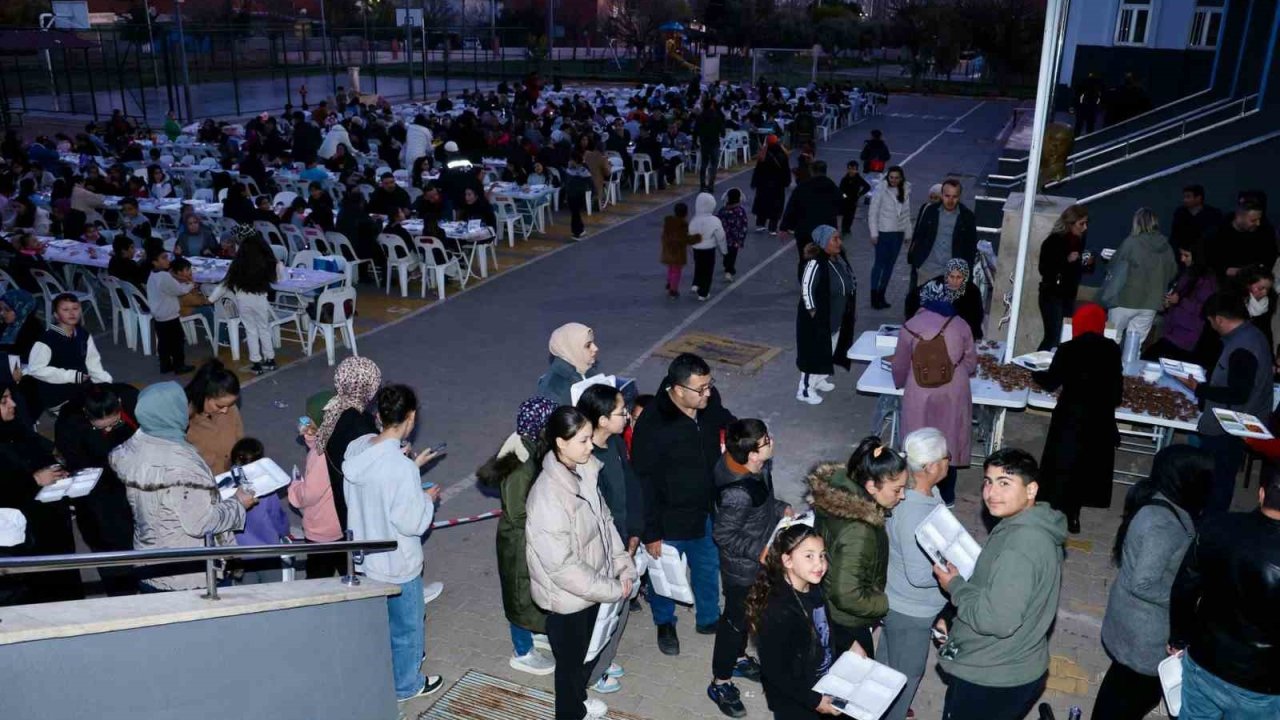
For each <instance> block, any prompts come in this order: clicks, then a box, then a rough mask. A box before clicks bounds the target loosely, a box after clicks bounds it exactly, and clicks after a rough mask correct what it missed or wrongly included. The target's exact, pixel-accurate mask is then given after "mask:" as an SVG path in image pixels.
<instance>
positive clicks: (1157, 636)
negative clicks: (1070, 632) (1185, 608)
mask: <svg viewBox="0 0 1280 720" xmlns="http://www.w3.org/2000/svg"><path fill="white" fill-rule="evenodd" d="M1212 481H1213V458H1212V457H1210V456H1209V455H1208V454H1207V453H1205V452H1204V451H1203V450H1200V449H1198V448H1193V447H1191V446H1190V445H1170V446H1169V447H1166V448H1165V449H1163V450H1161V451H1160V452H1159V453H1158V454H1157V455H1156V458H1155V460H1153V461H1152V463H1151V475H1150V476H1149V477H1147V478H1145V479H1143V480H1141V481H1139V482H1138V484H1137V485H1134V486H1133V487H1132V488H1130V489H1129V494H1128V496H1127V497H1126V498H1125V502H1124V515H1123V517H1122V518H1121V520H1120V529H1119V530H1117V531H1116V539H1115V544H1114V546H1113V547H1112V550H1111V559H1112V562H1114V563H1115V565H1116V566H1117V567H1118V568H1119V573H1118V574H1117V575H1116V579H1115V582H1113V583H1112V584H1111V594H1110V596H1109V598H1108V600H1107V613H1106V616H1105V617H1104V618H1103V620H1102V646H1103V648H1104V649H1105V650H1106V651H1107V655H1109V656H1110V657H1111V666H1110V667H1109V668H1107V674H1106V675H1105V676H1103V678H1102V684H1101V685H1100V686H1099V687H1098V697H1097V699H1096V700H1095V701H1094V704H1093V712H1092V713H1090V716H1091V717H1095V718H1099V720H1101V719H1102V718H1108V719H1109V720H1142V718H1144V717H1146V716H1147V713H1149V712H1151V711H1152V710H1154V709H1155V707H1156V705H1159V704H1160V698H1161V697H1162V695H1163V692H1162V690H1161V686H1160V678H1159V676H1158V674H1157V670H1158V666H1159V665H1160V662H1161V661H1162V660H1164V659H1165V658H1166V657H1167V656H1168V652H1167V649H1168V647H1169V646H1168V641H1169V594H1170V592H1171V591H1172V589H1173V580H1174V577H1175V576H1176V575H1177V573H1178V568H1179V566H1181V565H1182V558H1183V557H1184V555H1185V554H1186V552H1187V548H1188V547H1190V546H1191V541H1192V540H1193V539H1194V538H1195V535H1196V523H1197V522H1198V521H1199V519H1200V513H1201V511H1202V510H1204V504H1205V501H1206V500H1208V498H1209V484H1210V483H1211V482H1212Z"/></svg>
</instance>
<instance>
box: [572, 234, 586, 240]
mask: <svg viewBox="0 0 1280 720" xmlns="http://www.w3.org/2000/svg"><path fill="white" fill-rule="evenodd" d="M586 236H587V234H586V233H585V232H580V233H574V234H573V239H574V240H581V239H582V238H584V237H586Z"/></svg>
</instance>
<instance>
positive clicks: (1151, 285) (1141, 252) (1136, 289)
mask: <svg viewBox="0 0 1280 720" xmlns="http://www.w3.org/2000/svg"><path fill="white" fill-rule="evenodd" d="M1177 272H1178V263H1177V260H1176V259H1175V258H1174V257H1173V250H1172V249H1170V247H1169V239H1168V238H1166V237H1165V236H1164V235H1162V234H1161V233H1160V221H1159V220H1158V219H1157V218H1156V214H1155V213H1154V212H1152V211H1151V208H1139V209H1138V211H1137V212H1136V213H1134V214H1133V228H1132V231H1131V232H1130V234H1129V237H1127V238H1125V239H1124V240H1122V241H1121V242H1120V247H1118V248H1116V254H1115V255H1113V256H1112V257H1111V262H1110V263H1109V264H1108V265H1107V277H1106V279H1105V280H1103V282H1102V291H1101V292H1100V293H1098V304H1100V305H1102V306H1103V307H1104V308H1106V309H1107V322H1109V323H1111V324H1112V325H1114V326H1115V328H1116V337H1117V338H1118V339H1119V341H1120V342H1121V343H1123V342H1124V341H1125V331H1126V330H1132V331H1134V333H1136V334H1137V335H1138V336H1139V337H1138V344H1139V345H1141V344H1142V341H1143V340H1145V339H1146V337H1147V335H1148V334H1149V333H1150V332H1151V323H1152V322H1153V321H1155V318H1156V310H1158V309H1160V308H1163V307H1164V296H1165V293H1166V292H1168V291H1169V286H1170V285H1171V284H1172V283H1173V279H1174V276H1175V275H1177Z"/></svg>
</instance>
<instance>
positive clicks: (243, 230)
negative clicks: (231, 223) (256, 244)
mask: <svg viewBox="0 0 1280 720" xmlns="http://www.w3.org/2000/svg"><path fill="white" fill-rule="evenodd" d="M232 237H234V238H235V240H236V244H237V245H240V244H241V243H243V242H244V241H246V240H248V239H249V238H256V237H258V229H257V228H255V227H254V226H252V225H250V224H248V223H241V224H239V225H237V226H236V229H235V232H233V233H232Z"/></svg>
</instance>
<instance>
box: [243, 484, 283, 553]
mask: <svg viewBox="0 0 1280 720" xmlns="http://www.w3.org/2000/svg"><path fill="white" fill-rule="evenodd" d="M288 534H289V517H288V516H287V515H285V512H284V505H282V504H281V503H280V498H278V497H276V494H275V493H271V494H270V495H263V496H262V497H260V498H258V504H257V505H255V506H253V508H252V509H251V510H249V512H247V513H245V515H244V530H242V531H240V532H237V533H236V544H237V545H279V544H280V537H281V536H283V535H288Z"/></svg>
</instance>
